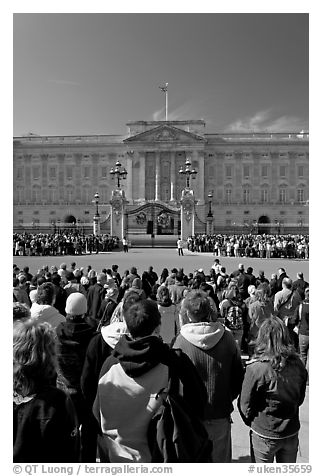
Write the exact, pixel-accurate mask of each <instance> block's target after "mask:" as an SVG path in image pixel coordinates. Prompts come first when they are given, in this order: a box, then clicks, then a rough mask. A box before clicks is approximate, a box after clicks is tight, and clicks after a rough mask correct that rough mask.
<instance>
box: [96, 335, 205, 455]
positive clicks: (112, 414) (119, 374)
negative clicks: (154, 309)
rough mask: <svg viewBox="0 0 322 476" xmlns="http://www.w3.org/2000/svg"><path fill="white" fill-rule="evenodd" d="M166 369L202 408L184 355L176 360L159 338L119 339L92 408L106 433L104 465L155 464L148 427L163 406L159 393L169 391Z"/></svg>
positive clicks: (195, 380) (100, 443)
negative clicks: (179, 381) (170, 371)
mask: <svg viewBox="0 0 322 476" xmlns="http://www.w3.org/2000/svg"><path fill="white" fill-rule="evenodd" d="M168 366H170V367H171V368H172V369H173V371H174V372H176V373H177V375H178V376H179V378H180V380H181V381H182V383H183V395H184V398H187V400H188V401H189V397H190V403H191V404H192V402H193V403H194V404H195V405H196V406H197V408H198V410H200V409H203V405H204V401H205V400H204V399H203V397H204V396H205V394H203V392H202V389H203V387H202V384H201V382H200V380H199V377H198V375H197V374H196V373H195V370H194V368H193V366H192V364H191V362H190V361H189V359H187V358H186V356H183V355H181V354H180V356H178V354H177V353H176V352H174V351H173V350H171V349H169V347H168V346H167V345H166V344H164V343H163V342H162V341H161V340H160V339H159V338H158V337H157V336H147V337H144V338H141V339H132V338H131V337H129V336H127V335H125V336H123V337H122V338H121V339H120V340H119V342H118V343H117V345H116V346H115V349H114V351H113V354H112V356H111V357H109V358H108V359H106V360H105V362H104V364H103V366H102V370H101V374H100V379H99V383H98V390H97V395H96V399H95V402H94V405H93V413H94V416H95V418H96V419H97V421H98V422H99V425H100V427H101V430H102V436H101V437H99V439H98V446H99V449H100V458H101V461H103V462H106V461H110V462H111V463H115V462H123V463H124V462H141V463H149V462H151V453H150V450H149V444H148V439H147V433H148V427H149V423H150V421H151V418H152V416H153V414H154V412H155V411H156V410H157V409H158V408H159V406H160V405H161V403H162V399H161V398H157V394H158V393H159V392H160V391H161V390H162V389H164V388H166V387H167V383H168V372H169V370H168ZM186 392H187V394H186Z"/></svg>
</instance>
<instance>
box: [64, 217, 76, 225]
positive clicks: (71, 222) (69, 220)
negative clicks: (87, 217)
mask: <svg viewBox="0 0 322 476" xmlns="http://www.w3.org/2000/svg"><path fill="white" fill-rule="evenodd" d="M64 223H66V224H69V225H74V224H75V223H76V218H75V217H74V216H73V215H67V217H65V219H64Z"/></svg>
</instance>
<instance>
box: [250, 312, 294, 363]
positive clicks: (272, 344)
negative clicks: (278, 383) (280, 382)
mask: <svg viewBox="0 0 322 476" xmlns="http://www.w3.org/2000/svg"><path fill="white" fill-rule="evenodd" d="M295 356H296V353H295V350H294V348H293V346H292V345H291V340H290V336H289V333H288V329H287V327H286V326H285V324H284V323H283V321H282V320H281V319H280V318H279V317H277V316H271V317H269V318H267V319H265V320H264V322H263V323H262V325H261V326H260V328H259V331H258V336H257V339H256V344H255V353H254V357H255V358H258V359H260V360H262V359H265V358H267V359H269V361H270V364H271V366H272V369H273V371H274V372H279V371H281V370H282V369H283V368H284V367H285V364H286V361H287V359H289V358H292V357H295Z"/></svg>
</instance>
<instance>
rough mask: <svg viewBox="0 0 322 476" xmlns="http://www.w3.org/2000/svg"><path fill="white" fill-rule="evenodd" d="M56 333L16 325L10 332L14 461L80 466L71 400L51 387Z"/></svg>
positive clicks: (32, 323)
mask: <svg viewBox="0 0 322 476" xmlns="http://www.w3.org/2000/svg"><path fill="white" fill-rule="evenodd" d="M56 369H57V362H56V352H55V331H54V330H53V328H52V327H51V325H50V324H48V323H47V322H44V323H38V322H35V321H32V320H28V321H24V322H22V321H19V322H17V323H15V324H14V330H13V461H14V462H15V463H29V462H32V463H55V462H56V463H67V462H77V461H79V437H78V428H77V426H78V422H77V418H76V413H75V409H74V406H73V404H72V402H71V400H70V398H69V397H68V396H67V395H66V394H65V393H64V392H63V391H62V390H59V389H58V388H56V377H57V371H56Z"/></svg>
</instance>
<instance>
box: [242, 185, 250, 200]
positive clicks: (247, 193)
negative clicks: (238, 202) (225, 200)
mask: <svg viewBox="0 0 322 476" xmlns="http://www.w3.org/2000/svg"><path fill="white" fill-rule="evenodd" d="M243 203H250V190H249V188H248V187H247V188H243Z"/></svg>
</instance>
